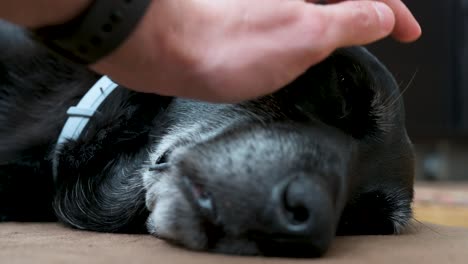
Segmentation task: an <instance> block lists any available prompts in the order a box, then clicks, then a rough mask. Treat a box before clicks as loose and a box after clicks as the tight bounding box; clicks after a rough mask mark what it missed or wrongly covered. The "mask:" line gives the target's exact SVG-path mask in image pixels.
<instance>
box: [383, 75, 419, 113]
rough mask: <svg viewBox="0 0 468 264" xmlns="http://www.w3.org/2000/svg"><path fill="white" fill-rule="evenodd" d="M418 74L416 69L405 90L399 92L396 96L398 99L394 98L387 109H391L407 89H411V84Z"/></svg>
mask: <svg viewBox="0 0 468 264" xmlns="http://www.w3.org/2000/svg"><path fill="white" fill-rule="evenodd" d="M418 72H419V69H416V71H415V72H414V73H413V76H411V79H410V80H409V82H408V84H407V85H406V87H405V89H403V90H402V91H401V92H400V94H399V95H398V97H397V98H395V100H393V102H392V103H391V104H389V105H388V106H387V107H392V106H393V105H394V104H395V103H396V102H398V100H399V99H400V98H401V97H402V96H403V95H404V94H405V93H406V91H408V89H409V88H410V87H411V84H412V83H413V82H414V80H415V79H416V75H417V74H418Z"/></svg>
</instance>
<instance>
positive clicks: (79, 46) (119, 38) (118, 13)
mask: <svg viewBox="0 0 468 264" xmlns="http://www.w3.org/2000/svg"><path fill="white" fill-rule="evenodd" d="M150 3H151V0H94V1H93V2H92V3H91V4H90V6H89V7H87V8H86V10H85V11H83V12H82V13H81V14H80V15H78V16H77V17H75V18H73V19H72V20H70V21H68V22H66V23H64V24H60V25H52V26H46V27H42V28H39V29H35V30H33V31H31V33H32V36H33V38H34V39H36V40H37V41H39V42H40V43H42V44H43V45H44V46H45V47H46V48H47V49H49V50H50V51H52V52H53V53H55V54H58V55H59V56H61V57H64V58H66V59H68V60H71V61H73V62H76V63H79V64H92V63H94V62H96V61H98V60H99V59H101V58H103V57H105V56H106V55H108V54H110V53H111V52H112V51H113V50H115V49H116V48H117V47H119V46H120V45H121V44H122V43H123V42H124V41H125V40H126V39H127V37H128V36H129V35H130V34H131V33H132V32H133V30H134V29H135V28H136V27H137V26H138V22H139V21H140V20H141V18H142V17H143V15H144V14H145V13H146V10H147V9H148V6H149V4H150Z"/></svg>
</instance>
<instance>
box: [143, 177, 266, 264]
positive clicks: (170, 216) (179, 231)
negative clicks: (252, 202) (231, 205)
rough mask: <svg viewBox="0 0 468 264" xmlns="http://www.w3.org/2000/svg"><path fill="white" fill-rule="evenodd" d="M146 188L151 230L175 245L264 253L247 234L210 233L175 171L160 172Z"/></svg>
mask: <svg viewBox="0 0 468 264" xmlns="http://www.w3.org/2000/svg"><path fill="white" fill-rule="evenodd" d="M160 176H162V177H158V179H157V180H156V181H154V182H153V183H152V184H151V187H149V189H148V191H147V196H146V203H147V207H148V209H149V210H150V212H151V213H150V215H149V217H148V220H147V223H146V225H147V229H148V232H149V233H150V234H151V235H153V236H155V237H157V238H159V239H162V240H165V241H167V242H169V243H171V244H174V245H176V246H181V247H184V248H186V249H190V250H194V251H206V252H212V253H222V254H229V255H246V256H247V255H259V254H261V253H260V252H259V250H258V247H257V245H256V243H255V242H253V241H251V240H249V239H248V238H241V237H232V236H229V235H226V234H224V235H223V236H219V237H216V240H215V241H213V237H209V234H208V233H207V232H206V227H205V226H204V222H203V220H202V218H201V217H200V215H199V214H198V213H197V212H196V211H195V210H194V209H193V206H191V204H190V203H189V202H188V200H187V198H186V196H185V195H183V190H181V189H180V188H179V186H180V184H177V182H176V181H178V180H180V179H177V178H175V177H171V176H173V175H170V174H165V175H160Z"/></svg>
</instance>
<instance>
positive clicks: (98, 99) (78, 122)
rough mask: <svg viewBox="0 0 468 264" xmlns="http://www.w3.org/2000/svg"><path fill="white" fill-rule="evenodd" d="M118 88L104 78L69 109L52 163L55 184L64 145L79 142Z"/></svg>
mask: <svg viewBox="0 0 468 264" xmlns="http://www.w3.org/2000/svg"><path fill="white" fill-rule="evenodd" d="M117 87H118V84H116V83H114V82H113V81H112V80H111V79H109V78H108V77H107V76H103V77H102V78H101V79H99V80H98V81H97V82H96V83H95V84H94V85H93V87H91V89H89V91H88V92H87V93H86V94H85V95H84V96H83V98H82V99H81V100H80V102H79V103H78V104H77V105H76V106H72V107H70V108H68V111H67V114H68V119H67V121H66V122H65V125H64V126H63V128H62V132H61V133H60V136H59V138H58V140H57V145H56V146H55V150H54V157H53V161H52V166H53V167H52V173H53V177H54V181H55V182H56V181H57V169H58V154H59V152H60V149H61V147H62V145H63V144H64V143H65V142H67V141H69V140H77V139H78V138H79V137H80V135H81V133H82V132H83V130H84V129H85V127H86V125H87V124H88V122H89V120H90V119H91V117H93V116H94V114H95V113H96V110H97V109H98V108H99V106H100V105H101V104H102V103H103V102H104V100H105V99H106V98H107V96H109V94H111V93H112V92H113V91H114V90H115V88H117Z"/></svg>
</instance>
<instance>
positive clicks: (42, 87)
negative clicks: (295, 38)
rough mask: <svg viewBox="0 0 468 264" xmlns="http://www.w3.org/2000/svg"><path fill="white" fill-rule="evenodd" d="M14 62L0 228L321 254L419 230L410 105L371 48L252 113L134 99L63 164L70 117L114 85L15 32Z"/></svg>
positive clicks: (88, 133) (0, 105)
mask: <svg viewBox="0 0 468 264" xmlns="http://www.w3.org/2000/svg"><path fill="white" fill-rule="evenodd" d="M0 49H1V51H2V53H1V54H0V124H1V126H0V220H3V221H49V220H54V219H56V217H57V218H58V219H59V220H60V221H62V222H63V223H65V224H68V225H70V226H72V227H75V228H80V229H88V230H95V231H103V232H146V230H148V231H149V232H150V233H151V234H153V235H155V236H157V237H160V238H163V239H165V240H168V241H171V242H173V243H176V244H179V245H182V246H184V247H187V248H190V249H195V250H204V251H211V252H221V253H230V254H244V255H251V254H262V255H280V256H318V255H321V254H322V253H323V252H325V251H326V249H327V248H328V246H329V244H330V242H331V240H332V238H333V237H334V235H335V234H394V233H399V232H400V231H401V230H402V229H403V228H404V227H405V225H406V224H407V223H408V221H409V219H410V218H411V206H410V205H411V201H412V196H413V150H412V146H411V143H410V140H409V138H408V136H407V133H406V130H405V125H404V109H403V104H402V100H401V99H400V93H399V90H398V86H397V84H396V82H395V80H394V79H393V77H392V76H391V74H390V73H389V72H388V71H387V70H386V68H385V67H384V66H383V65H382V64H381V63H380V62H379V61H378V60H377V59H376V58H374V57H373V56H372V55H371V54H369V53H368V52H367V51H366V50H365V49H363V48H358V47H356V48H347V49H342V50H339V51H337V52H335V53H334V54H333V55H332V56H330V57H329V58H328V59H327V60H325V61H324V62H322V63H320V64H319V65H317V66H314V67H312V68H311V69H309V70H308V71H307V72H306V73H305V74H303V75H302V76H300V77H299V78H298V79H297V80H295V81H294V82H292V83H291V84H289V85H288V86H287V87H284V88H283V89H282V90H280V91H279V92H277V93H275V94H273V95H270V96H265V97H263V98H260V99H258V100H253V101H249V102H245V103H241V104H209V103H202V102H197V101H191V100H184V99H177V98H167V97H162V96H157V95H149V94H141V93H136V92H132V91H129V90H126V89H124V88H118V89H117V90H115V91H114V92H113V93H112V94H111V95H110V96H109V97H108V98H107V99H106V101H105V102H104V104H103V105H102V106H101V107H100V108H99V111H98V113H97V114H96V115H95V116H94V117H93V118H92V120H91V122H90V123H89V124H88V125H87V127H86V128H85V130H84V132H83V133H82V134H81V136H80V138H79V139H78V140H71V141H68V142H66V143H65V144H64V145H62V146H61V148H60V153H59V155H57V156H54V155H53V153H54V149H55V147H56V146H55V145H56V142H57V138H58V135H59V133H60V131H61V128H62V127H63V125H64V122H65V120H66V111H67V109H68V108H69V107H70V106H72V105H75V104H76V103H77V102H78V101H79V100H80V98H81V97H82V96H83V94H84V93H86V91H87V89H89V87H91V86H92V85H93V84H94V82H96V81H97V80H98V78H99V76H97V75H95V74H93V73H91V72H89V71H88V70H86V69H85V68H84V67H80V66H77V65H73V64H71V63H68V62H65V61H62V60H60V59H57V58H55V57H53V56H51V55H50V54H48V53H47V51H45V50H44V49H42V48H41V47H39V46H37V45H35V44H34V43H33V42H32V41H31V40H30V39H29V38H28V37H27V36H26V34H24V32H22V31H21V30H20V29H18V28H16V27H14V26H11V25H9V24H6V23H4V22H0ZM54 158H55V159H57V160H56V162H57V163H58V167H57V172H58V178H57V181H56V182H55V183H54V182H53V180H52V159H54Z"/></svg>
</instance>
